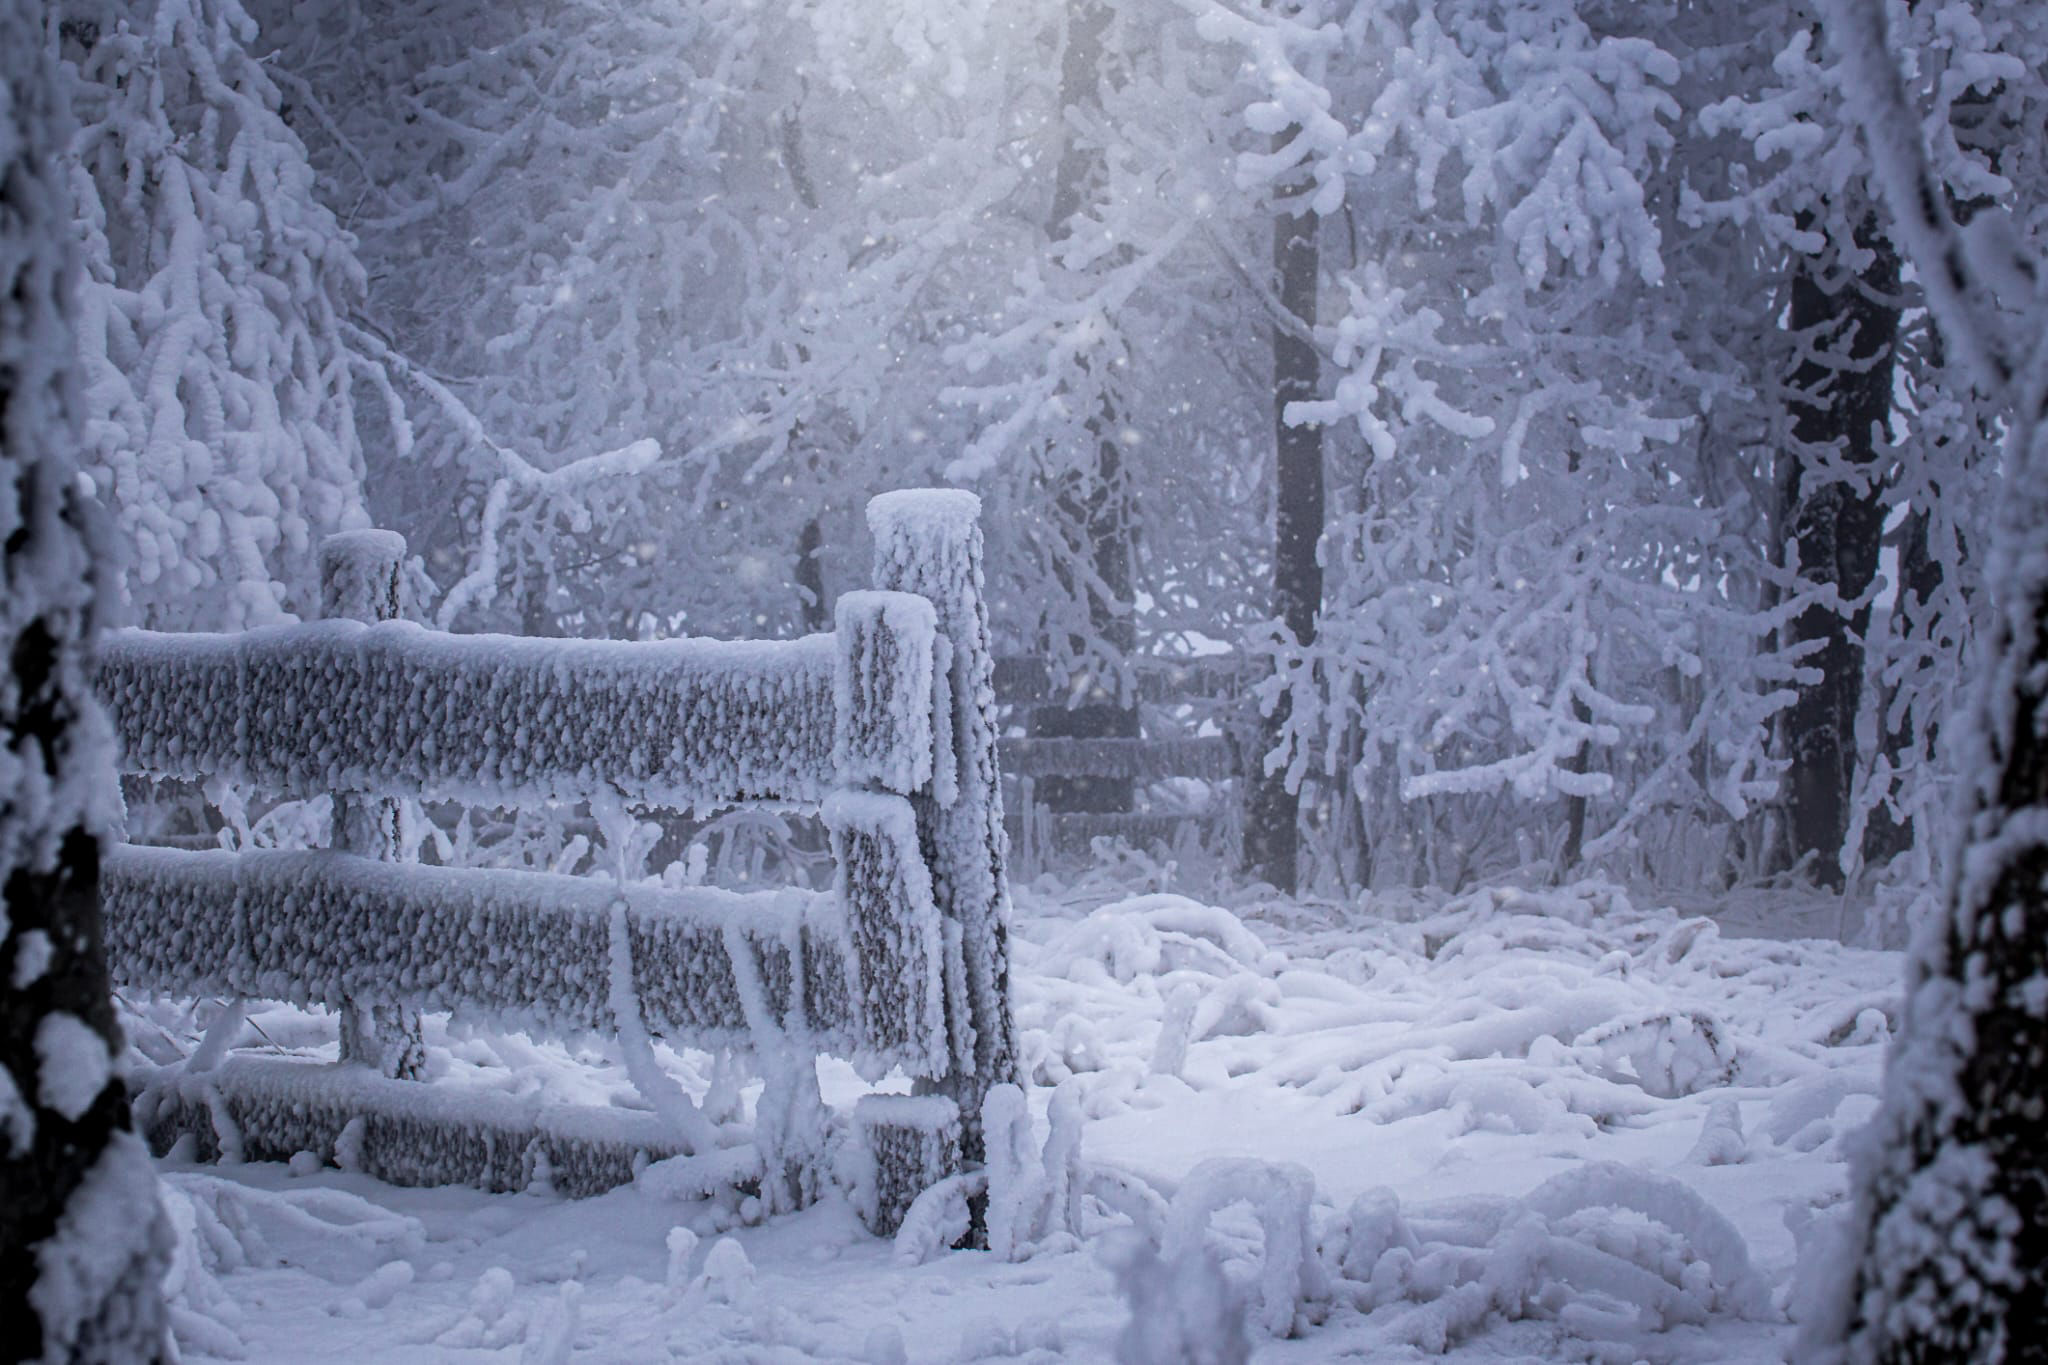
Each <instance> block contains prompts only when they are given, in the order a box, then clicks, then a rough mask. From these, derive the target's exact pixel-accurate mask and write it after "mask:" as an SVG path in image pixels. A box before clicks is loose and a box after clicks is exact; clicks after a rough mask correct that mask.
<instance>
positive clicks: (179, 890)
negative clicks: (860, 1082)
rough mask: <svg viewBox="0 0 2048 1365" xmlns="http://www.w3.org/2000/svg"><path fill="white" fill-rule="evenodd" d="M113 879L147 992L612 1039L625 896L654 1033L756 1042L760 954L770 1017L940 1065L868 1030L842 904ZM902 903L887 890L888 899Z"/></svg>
mask: <svg viewBox="0 0 2048 1365" xmlns="http://www.w3.org/2000/svg"><path fill="white" fill-rule="evenodd" d="M899 799H900V798H899ZM101 881H102V887H103V890H102V898H103V901H104V904H105V915H106V922H107V954H108V958H109V960H110V961H111V962H112V963H113V964H114V970H115V975H116V977H117V978H118V979H119V980H121V981H122V982H124V983H125V984H127V985H130V986H133V987H136V988H138V989H142V990H154V991H162V992H165V993H169V994H181V995H184V994H200V993H218V994H227V995H246V996H251V997H257V998H262V999H272V1000H287V1001H291V1002H293V1003H295V1004H301V1005H305V1004H317V1005H326V1006H338V1005H340V1004H341V1003H342V1002H344V1001H346V1000H350V999H358V998H372V999H378V1000H387V1001H392V1002H396V1003H402V1004H406V1005H410V1006H413V1007H415V1008H418V1009H426V1010H451V1011H455V1012H457V1013H460V1014H463V1015H467V1016H470V1017H472V1018H476V1019H479V1020H484V1021H488V1022H490V1023H492V1024H494V1025H496V1026H498V1027H501V1028H506V1029H520V1030H525V1031H527V1032H530V1033H534V1034H538V1035H541V1036H552V1037H565V1036H572V1035H576V1034H581V1033H593V1032H601V1033H609V1032H610V1031H611V1030H612V1029H613V1027H614V1025H615V1018H614V1012H613V1008H612V989H611V965H610V964H611V951H612V947H611V927H610V926H611V911H612V907H613V906H614V905H616V904H618V903H620V902H622V901H623V902H624V904H625V909H626V925H627V937H628V944H629V946H630V949H631V957H632V984H633V991H634V995H635V996H636V997H637V999H638V1002H639V1010H640V1015H641V1018H642V1019H643V1021H644V1022H645V1024H646V1026H647V1028H648V1029H649V1030H650V1031H652V1032H654V1033H657V1034H663V1035H667V1036H671V1037H674V1038H676V1039H677V1040H679V1041H683V1040H687V1041H691V1042H695V1043H699V1044H701V1045H705V1046H733V1045H739V1044H744V1043H746V1042H747V1041H748V1038H749V1015H748V1011H747V1002H746V1001H745V1000H744V999H743V998H742V996H741V987H740V984H739V983H740V978H739V976H738V975H736V974H735V972H734V970H733V963H732V956H731V955H732V954H733V953H734V952H738V951H744V952H746V953H748V954H749V955H750V957H751V964H750V967H751V972H752V974H753V975H754V976H755V977H757V979H758V980H759V982H760V985H761V994H762V996H763V999H762V1000H761V1001H759V1002H757V1003H758V1004H759V1006H760V1007H761V1008H762V1009H763V1010H764V1011H765V1013H766V1015H767V1016H768V1017H769V1018H770V1019H772V1020H773V1021H774V1022H775V1024H776V1025H778V1026H780V1027H783V1028H785V1029H788V1030H789V1031H791V1032H794V1033H798V1034H801V1035H803V1036H804V1037H805V1039H806V1040H807V1041H808V1042H810V1043H811V1044H812V1046H813V1047H815V1048H816V1049H817V1050H819V1051H826V1052H833V1053H837V1054H839V1055H842V1056H846V1057H866V1056H874V1057H877V1058H878V1059H879V1060H881V1061H882V1064H883V1065H884V1066H887V1065H890V1064H895V1063H902V1064H905V1065H907V1066H912V1067H915V1066H919V1065H928V1064H929V1063H930V1061H931V1060H932V1058H931V1053H932V1051H933V1043H932V1039H931V1038H930V1036H929V1034H926V1035H922V1036H920V1035H916V1034H913V1033H911V1032H910V1031H909V1030H907V1029H905V1028H903V1027H902V1026H900V1025H897V1024H894V1023H892V1022H890V1021H886V1020H885V1021H880V1022H879V1027H880V1028H881V1030H882V1032H883V1035H884V1037H883V1039H882V1040H881V1041H880V1042H878V1043H875V1044H872V1045H871V1043H870V1040H869V1039H868V1038H867V1037H866V1036H865V1035H864V1034H863V1032H862V1029H861V1027H860V1021H859V1019H857V1018H856V1017H855V1015H854V1013H853V1010H852V1008H851V1005H850V1001H851V999H852V993H851V992H850V991H848V989H847V981H848V966H847V962H846V936H845V931H844V927H843V919H842V916H841V913H840V909H839V905H838V902H837V900H836V898H835V897H833V896H829V895H821V894H817V893H813V892H805V891H799V890H795V889H793V888H792V889H788V890H781V891H767V892H757V893H752V894H746V895H742V894H739V893H736V892H730V891H721V890H717V889H715V888H710V887H699V888H690V889H687V890H681V891H671V890H666V889H663V888H659V887H645V886H629V887H623V888H622V887H617V886H612V885H609V884H607V883H605V882H602V881H598V880H595V879H592V878H588V877H561V876H553V875H549V874H546V873H535V872H512V871H496V870H479V869H466V868H447V867H422V866H416V865H415V866H406V865H400V864H393V863H382V862H376V861H373V860H371V859H367V858H358V857H354V856H351V855H349V854H345V853H334V852H329V851H325V850H313V851H310V852H279V851H275V850H259V851H256V852H249V853H240V854H236V853H227V852H219V851H216V852H210V853H191V852H186V851H183V850H180V849H163V848H138V847H133V846H128V845H117V846H115V847H113V848H110V849H109V850H108V851H107V858H106V863H105V866H104V868H103V869H102V877H101ZM890 894H891V891H890V888H887V887H883V888H880V889H878V890H877V891H876V892H875V893H874V898H875V899H876V900H877V901H883V900H886V899H887V898H888V897H889V895H890ZM927 898H928V897H927ZM793 982H800V983H801V987H802V996H801V998H800V999H793V998H792V995H791V991H792V983H793ZM930 988H931V989H933V990H936V974H935V973H933V974H932V986H931V987H930ZM799 1006H801V1011H802V1012H801V1014H799V1013H798V1007H799ZM941 1056H943V1054H941Z"/></svg>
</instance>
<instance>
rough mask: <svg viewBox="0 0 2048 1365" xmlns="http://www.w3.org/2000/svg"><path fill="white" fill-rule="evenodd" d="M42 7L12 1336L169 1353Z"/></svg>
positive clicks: (15, 42) (10, 27)
mask: <svg viewBox="0 0 2048 1365" xmlns="http://www.w3.org/2000/svg"><path fill="white" fill-rule="evenodd" d="M42 15H43V7H42V6H40V5H37V4H32V3H29V2H28V0H6V2H5V3H4V4H0V545H4V547H5V548H4V550H0V649H4V651H5V654H6V658H7V671H6V672H5V673H4V674H0V888H4V896H0V1190H4V1191H5V1196H4V1198H0V1324H4V1327H0V1332H4V1335H5V1345H4V1346H0V1350H5V1351H8V1352H14V1353H17V1354H16V1357H15V1358H21V1359H38V1358H39V1359H43V1360H50V1361H73V1360H77V1361H111V1362H119V1363H121V1365H126V1362H133V1361H150V1360H155V1359H158V1358H160V1357H161V1355H162V1354H163V1352H164V1350H165V1336H164V1329H165V1317H164V1307H163V1302H162V1298H161V1287H160V1286H161V1281H162V1277H163V1272H164V1269H165V1267H166V1264H167V1262H168V1257H169V1249H170V1245H169V1244H170V1235H169V1232H168V1225H167V1223H166V1220H165V1218H164V1216H163V1213H162V1210H161V1208H160V1207H159V1205H158V1203H157V1193H156V1178H155V1175H154V1173H153V1172H152V1170H151V1169H150V1164H149V1156H148V1153H147V1152H146V1151H144V1150H143V1148H142V1145H141V1143H140V1142H139V1140H138V1139H137V1138H136V1137H135V1136H134V1135H133V1134H132V1133H131V1132H129V1131H128V1128H129V1120H128V1095H127V1089H126V1087H125V1086H124V1085H123V1084H122V1082H121V1079H120V1077H119V1076H118V1075H117V1074H116V1073H115V1068H114V1059H115V1058H116V1056H117V1055H118V1054H119V1051H120V1046H121V1044H120V1036H119V1031H118V1029H117V1027H116V1025H115V1022H114V1015H113V1006H112V1003H111V1001H110V999H109V996H108V986H107V969H106V963H105V960H104V958H103V956H102V954H101V949H100V928H99V892H98V878H99V847H100V839H101V836H102V832H103V831H104V830H105V829H106V828H107V825H108V821H109V817H110V815H111V814H112V812H111V811H110V810H109V808H108V800H109V795H110V793H111V791H112V787H113V776H114V773H113V741H112V735H111V733H110V732H109V729H108V726H107V723H106V719H105V717H104V715H103V714H102V713H101V711H100V709H99V706H98V704H97V703H96V702H95V701H94V700H93V698H92V696H91V693H90V690H89V687H88V681H87V680H88V666H87V665H88V659H87V656H88V651H89V649H90V647H91V643H92V636H93V631H94V629H95V625H96V623H97V620H98V616H99V611H100V607H101V588H102V583H103V564H104V558H103V556H102V555H101V554H100V553H99V550H100V546H99V545H98V544H97V542H96V540H95V538H94V537H93V536H92V535H91V534H89V532H88V526H87V511H88V504H89V501H90V493H89V485H88V484H87V483H86V482H85V481H84V480H83V478H82V477H81V476H80V474H79V473H78V472H77V471H78V466H77V456H76V452H77V450H78V447H79V429H78V421H79V410H80V397H79V392H78V385H77V373H76V368H75V364H74V361H73V355H74V351H73V346H72V335H71V330H72V325H73V319H72V308H73V303H72V300H73V298H74V290H75V284H76V271H75V265H74V262H73V258H72V249H71V246H70V238H71V212H70V205H69V203H68V201H67V200H66V197H65V195H64V192H63V187H62V185H61V182H60V181H59V180H58V178H57V176H56V171H55V162H54V156H55V154H56V153H57V152H58V151H59V150H60V146H61V144H60V141H59V139H60V137H61V135H62V128H63V120H62V118H61V116H60V110H61V108H62V105H61V99H60V96H59V94H58V90H57V86H56V83H55V79H54V74H53V72H52V71H51V69H50V65H49V62H48V58H47V54H48V47H47V46H46V44H45V42H44V30H43V22H42Z"/></svg>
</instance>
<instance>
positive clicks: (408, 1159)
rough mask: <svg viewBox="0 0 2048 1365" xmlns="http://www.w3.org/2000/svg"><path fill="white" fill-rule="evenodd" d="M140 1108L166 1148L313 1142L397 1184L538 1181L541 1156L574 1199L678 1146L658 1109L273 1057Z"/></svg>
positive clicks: (308, 1146) (241, 1062)
mask: <svg viewBox="0 0 2048 1365" xmlns="http://www.w3.org/2000/svg"><path fill="white" fill-rule="evenodd" d="M139 1108H140V1113H139V1122H140V1124H141V1127H142V1129H143V1131H144V1133H145V1134H146V1135H147V1136H148V1138H149V1140H150V1142H151V1143H152V1144H153V1145H154V1146H155V1147H157V1149H158V1150H160V1151H161V1150H164V1149H167V1148H169V1147H170V1145H171V1144H172V1143H173V1142H174V1141H176V1140H177V1139H178V1138H179V1137H182V1136H188V1135H189V1136H190V1137H191V1138H192V1139H193V1143H194V1151H195V1154H196V1155H197V1156H198V1157H199V1158H200V1159H202V1160H211V1159H214V1158H216V1157H222V1156H228V1155H233V1156H235V1157H238V1158H239V1159H241V1160H246V1161H287V1160H289V1159H290V1158H291V1157H292V1156H293V1155H295V1154H296V1153H299V1152H312V1153H314V1154H315V1155H316V1156H320V1157H322V1158H325V1159H331V1160H332V1161H333V1162H334V1163H335V1164H336V1165H339V1166H341V1167H342V1168H344V1169H346V1170H353V1171H361V1172H362V1173H364V1174H365V1175H370V1176H374V1177H375V1178H377V1179H379V1180H382V1181H385V1182H386V1183H388V1184H392V1185H459V1184H473V1185H476V1186H479V1187H481V1188H483V1189H486V1190H493V1191H498V1192H507V1193H509V1192H512V1191H518V1190H524V1189H526V1188H527V1187H528V1186H530V1185H531V1184H532V1183H533V1180H534V1176H535V1173H536V1170H537V1169H538V1168H539V1167H540V1166H541V1165H542V1164H543V1163H544V1164H545V1167H546V1169H547V1170H548V1172H549V1177H550V1179H551V1181H552V1183H553V1186H554V1188H555V1190H556V1191H557V1192H558V1193H561V1194H564V1195H568V1196H570V1197H572V1198H575V1197H579V1196H582V1195H590V1194H600V1193H602V1192H603V1191H605V1190H608V1189H612V1188H614V1187H616V1186H619V1185H623V1184H627V1183H629V1182H630V1181H631V1180H632V1179H633V1177H634V1175H635V1173H636V1171H637V1170H638V1169H640V1168H641V1167H643V1166H644V1165H645V1164H646V1163H647V1162H649V1161H658V1160H661V1159H663V1158H666V1157H671V1156H674V1155H675V1154H676V1153H677V1152H678V1151H679V1150H680V1146H679V1144H678V1143H677V1141H676V1139H675V1135H674V1133H673V1132H672V1131H671V1130H670V1129H669V1128H668V1126H667V1125H666V1124H664V1123H663V1122H662V1121H661V1119H660V1118H659V1117H658V1116H656V1115H654V1114H649V1113H643V1112H639V1111H636V1110H630V1109H600V1108H597V1107H594V1106H588V1105H563V1104H541V1103H538V1102H536V1101H534V1100H531V1099H521V1098H515V1097H513V1096H510V1095H505V1094H501V1093H498V1092H496V1091H482V1092H479V1091H468V1092H465V1091H462V1090H460V1089H457V1088H453V1087H449V1086H443V1085H421V1084H417V1083H415V1082H411V1081H397V1080H392V1079H390V1078H388V1077H384V1076H379V1075H377V1074H376V1073H374V1072H372V1071H370V1070H368V1069H366V1068H360V1067H341V1068H337V1067H331V1066H322V1065H319V1064H317V1063H310V1062H301V1061H295V1060H294V1061H286V1060H280V1059H274V1058H259V1057H232V1058H229V1059H228V1060H227V1061H226V1062H224V1063H222V1064H221V1066H220V1067H219V1068H218V1069H216V1070H214V1071H210V1072H207V1073H206V1074H205V1075H203V1076H189V1077H177V1078H173V1079H172V1080H171V1081H170V1082H169V1083H168V1085H167V1086H166V1087H165V1088H163V1089H160V1090H156V1091H152V1092H150V1093H148V1094H146V1095H145V1096H144V1097H143V1100H142V1102H141V1105H140V1106H139Z"/></svg>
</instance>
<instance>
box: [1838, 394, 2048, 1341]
mask: <svg viewBox="0 0 2048 1365" xmlns="http://www.w3.org/2000/svg"><path fill="white" fill-rule="evenodd" d="M2035 420H2036V423H2037V424H2038V425H2037V427H2036V433H2035V435H2034V438H2033V441H2032V446H2033V449H2032V452H2031V458H2030V459H2028V458H2025V455H2024V452H2022V451H2020V450H2017V449H2015V450H2011V451H2009V452H2008V458H2009V459H2014V460H2018V461H2020V467H2019V468H2018V469H2009V470H2008V473H2007V488H2008V506H2007V507H2006V508H2005V509H2004V510H2003V514H2002V515H2003V518H2004V521H2005V525H2004V527H2003V528H2002V538H2003V539H2004V540H2005V541H2006V542H2007V544H2006V546H2005V547H2004V550H2003V553H2002V554H1999V555H1998V556H1997V558H1998V559H2000V560H2002V561H2003V566H2004V569H2005V572H2003V573H2002V574H1998V573H1995V574H1994V576H1993V591H1994V593H1996V594H1998V595H1999V596H2000V597H2001V598H2002V599H2003V600H2002V601H2000V602H1999V605H1998V611H1997V620H1996V626H1995V629H1996V635H1995V638H1994V639H1993V640H1992V642H1991V647H1990V648H1989V649H1988V650H1987V651H1986V668H1987V677H1988V679H1989V681H1988V683H1987V685H1986V686H1985V689H1984V698H1983V700H1982V702H1981V703H1980V705H1979V708H1978V714H1977V725H1978V727H1979V734H1978V735H1977V736H1976V741H1977V743H1978V745H1980V746H1981V749H1982V752H1981V755H1980V757H1979V758H1978V760H1977V761H1976V762H1975V763H1972V764H1970V765H1969V766H1968V767H1967V768H1966V771H1968V772H1970V773H1971V774H1972V776H1973V777H1975V778H1976V781H1975V784H1974V785H1975V786H1976V793H1975V797H1974V800H1973V802H1972V807H1971V810H1970V812H1969V819H1968V824H1967V826H1966V829H1967V836H1966V837H1967V841H1968V842H1967V846H1966V848H1965V850H1964V854H1963V857H1962V858H1961V859H1960V860H1959V866H1958V867H1957V868H1956V869H1955V871H1954V872H1953V873H1952V874H1951V876H1952V883H1951V888H1950V894H1949V898H1948V910H1947V916H1948V922H1947V924H1946V926H1945V929H1944V932H1943V934H1942V935H1941V937H1940V939H1939V941H1938V942H1937V943H1935V944H1934V945H1933V947H1932V949H1931V950H1930V951H1928V952H1927V953H1926V954H1925V956H1924V957H1923V958H1921V959H1919V960H1916V961H1915V962H1914V963H1913V964H1912V966H1911V968H1910V969H1909V972H1908V978H1907V983H1906V987H1907V989H1906V999H1907V1012H1906V1019H1905V1024H1904V1027H1903V1029H1902V1032H1901V1037H1900V1040H1899V1042H1898V1044H1897V1045H1896V1047H1895V1048H1894V1050H1893V1053H1892V1055H1891V1057H1890V1058H1889V1059H1888V1062H1887V1065H1886V1074H1885V1104H1884V1108H1883V1110H1882V1111H1881V1112H1880V1115H1879V1119H1878V1122H1877V1133H1878V1139H1879V1140H1878V1142H1877V1143H1874V1144H1871V1145H1870V1146H1869V1147H1868V1148H1867V1149H1866V1150H1868V1151H1869V1152H1871V1153H1873V1154H1874V1159H1873V1160H1866V1161H1865V1162H1863V1163H1861V1164H1860V1165H1859V1168H1858V1172H1857V1174H1858V1176H1859V1184H1860V1185H1861V1186H1862V1190H1861V1193H1862V1196H1863V1197H1862V1200H1861V1202H1860V1204H1859V1209H1858V1212H1859V1216H1860V1218H1861V1219H1862V1220H1863V1222H1862V1226H1861V1227H1860V1228H1859V1231H1860V1233H1861V1234H1862V1238H1863V1243H1862V1253H1863V1254H1862V1256H1861V1259H1860V1261H1859V1264H1858V1269H1857V1275H1856V1280H1855V1284H1854V1288H1853V1290H1852V1293H1851V1295H1850V1298H1849V1301H1848V1305H1847V1307H1848V1313H1849V1322H1848V1333H1849V1340H1850V1342H1851V1345H1852V1350H1851V1354H1850V1356H1849V1359H1850V1360H1852V1361H1858V1362H1861V1361H1873V1362H1878V1363H1879V1365H1926V1363H1928V1362H1955V1363H1956V1365H1965V1362H1975V1361H1991V1360H1998V1361H2003V1362H2005V1365H2029V1363H2037V1362H2048V1336H2044V1335H2042V1333H2041V1331H2040V1325H2041V1324H2042V1323H2043V1322H2048V1146H2044V1145H2043V1144H2042V1142H2041V1129H2042V1121H2043V1119H2044V1118H2048V992H2044V991H2043V990H2042V983H2043V982H2044V981H2048V424H2040V419H2039V417H2037V418H2036V419H2035ZM2017 444H2018V443H2017V442H2015V445H2017ZM2029 483H2031V485H2032V486H2031V488H2029V487H2028V486H2027V485H2028V484H2029ZM2016 486H2017V487H2016ZM2013 504H2018V505H2019V506H2021V507H2025V508H2028V509H2031V510H2030V511H2027V512H2023V513H2016V512H2015V510H2014V506H2013Z"/></svg>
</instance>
